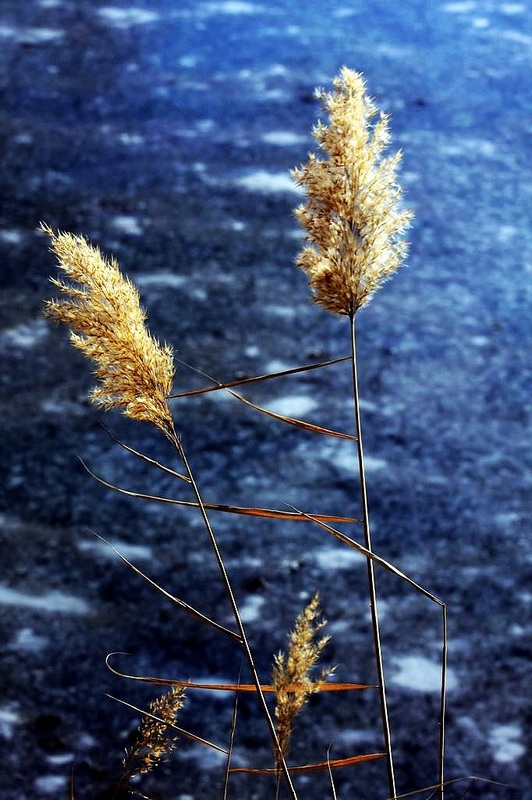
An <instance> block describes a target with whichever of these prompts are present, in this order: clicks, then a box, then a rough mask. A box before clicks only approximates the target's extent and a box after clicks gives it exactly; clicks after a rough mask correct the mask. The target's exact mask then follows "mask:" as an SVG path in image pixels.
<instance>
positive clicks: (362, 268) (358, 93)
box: [292, 67, 412, 316]
mask: <svg viewBox="0 0 532 800" xmlns="http://www.w3.org/2000/svg"><path fill="white" fill-rule="evenodd" d="M316 94H317V97H318V99H319V100H321V103H322V108H323V110H324V111H325V112H326V113H327V114H328V115H329V125H324V124H323V123H322V122H319V123H318V124H317V125H316V127H315V128H314V131H313V135H314V137H315V139H316V140H317V141H318V143H319V147H320V149H321V150H322V151H323V152H324V153H325V155H326V157H325V158H318V157H317V156H316V155H315V154H314V153H310V154H309V160H308V162H307V163H306V164H305V165H304V166H302V167H300V168H298V169H295V170H293V172H292V175H293V177H294V180H295V181H296V183H297V184H298V185H299V186H301V187H302V188H303V189H304V190H305V192H306V194H307V201H306V203H304V204H303V205H301V206H299V208H298V209H296V212H295V213H296V217H297V219H298V220H299V222H300V223H301V225H302V226H303V227H304V228H305V229H306V236H305V239H306V241H307V245H306V246H305V247H304V248H303V250H302V251H301V253H300V254H299V256H298V258H297V264H298V266H300V267H301V268H302V269H303V270H304V272H305V273H306V275H307V278H308V281H309V285H310V287H311V289H312V291H313V294H314V300H315V301H316V303H319V304H320V305H322V306H324V307H325V308H327V309H328V310H329V311H333V312H335V313H337V314H347V315H349V316H353V315H354V314H355V313H356V311H357V310H358V309H359V308H360V306H362V305H363V304H364V303H366V302H367V301H368V300H369V298H370V297H371V295H372V294H373V292H375V290H376V289H378V288H379V286H380V284H381V283H382V281H383V280H385V279H386V278H387V277H388V276H389V275H390V274H391V273H392V272H394V271H395V270H396V269H397V268H398V267H399V266H400V265H401V263H402V262H403V260H404V258H405V256H406V252H407V245H406V243H405V242H404V240H403V239H402V236H403V234H404V232H405V229H406V228H407V227H408V225H409V223H410V219H411V217H412V214H411V212H409V211H404V210H400V208H399V201H400V198H401V194H402V191H401V188H400V186H399V185H398V184H397V180H396V174H397V168H398V165H399V162H400V160H401V153H400V152H397V153H395V154H394V155H392V156H388V157H385V156H383V152H384V150H385V149H386V147H387V146H388V143H389V140H390V134H389V130H388V117H387V115H386V114H383V113H380V114H379V112H378V110H377V108H376V106H375V105H374V103H373V101H372V100H371V99H370V98H369V97H368V95H367V94H366V85H365V83H364V80H363V79H362V76H361V75H360V73H357V72H353V71H352V70H350V69H348V68H347V67H344V68H343V69H342V70H341V73H340V76H339V77H338V78H336V79H335V80H334V91H333V92H330V93H329V92H325V91H323V90H319V91H317V93H316ZM376 117H378V118H377V119H376V120H375V118H376Z"/></svg>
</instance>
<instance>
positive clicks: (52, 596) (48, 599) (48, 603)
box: [0, 585, 89, 614]
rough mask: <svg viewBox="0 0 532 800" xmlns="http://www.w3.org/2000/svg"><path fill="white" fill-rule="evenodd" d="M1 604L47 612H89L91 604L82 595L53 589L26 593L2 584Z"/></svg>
mask: <svg viewBox="0 0 532 800" xmlns="http://www.w3.org/2000/svg"><path fill="white" fill-rule="evenodd" d="M0 605H2V606H16V607H18V608H32V609H35V610H36V611H44V612H45V613H56V612H57V613H59V614H88V613H89V606H88V604H87V603H86V602H85V600H83V598H81V597H75V596H74V595H70V594H65V593H64V592H57V591H51V592H47V593H46V594H26V593H25V592H19V591H17V590H16V589H10V588H9V586H2V585H0Z"/></svg>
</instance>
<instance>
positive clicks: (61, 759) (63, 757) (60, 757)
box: [46, 753, 75, 767]
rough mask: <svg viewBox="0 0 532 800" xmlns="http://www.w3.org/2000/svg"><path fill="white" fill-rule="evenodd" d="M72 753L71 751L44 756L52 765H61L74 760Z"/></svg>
mask: <svg viewBox="0 0 532 800" xmlns="http://www.w3.org/2000/svg"><path fill="white" fill-rule="evenodd" d="M74 758H75V756H74V754H73V753H55V754H53V755H50V756H46V761H47V762H48V764H51V765H52V766H54V767H62V766H63V764H70V763H71V762H72V761H74Z"/></svg>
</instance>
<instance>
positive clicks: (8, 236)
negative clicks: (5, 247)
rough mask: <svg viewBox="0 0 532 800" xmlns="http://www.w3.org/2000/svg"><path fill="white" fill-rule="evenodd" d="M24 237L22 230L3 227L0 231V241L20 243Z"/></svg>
mask: <svg viewBox="0 0 532 800" xmlns="http://www.w3.org/2000/svg"><path fill="white" fill-rule="evenodd" d="M23 239H24V237H23V235H22V232H21V231H19V230H17V229H16V228H4V229H3V230H1V231H0V242H5V243H6V244H21V243H22V241H23Z"/></svg>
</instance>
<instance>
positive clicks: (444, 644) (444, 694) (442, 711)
mask: <svg viewBox="0 0 532 800" xmlns="http://www.w3.org/2000/svg"><path fill="white" fill-rule="evenodd" d="M441 611H442V657H441V690H440V749H439V754H438V781H439V784H440V785H439V790H438V797H439V800H443V795H444V786H445V784H444V779H443V771H444V761H445V703H446V698H447V606H446V605H445V603H444V604H443V605H442V609H441Z"/></svg>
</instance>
